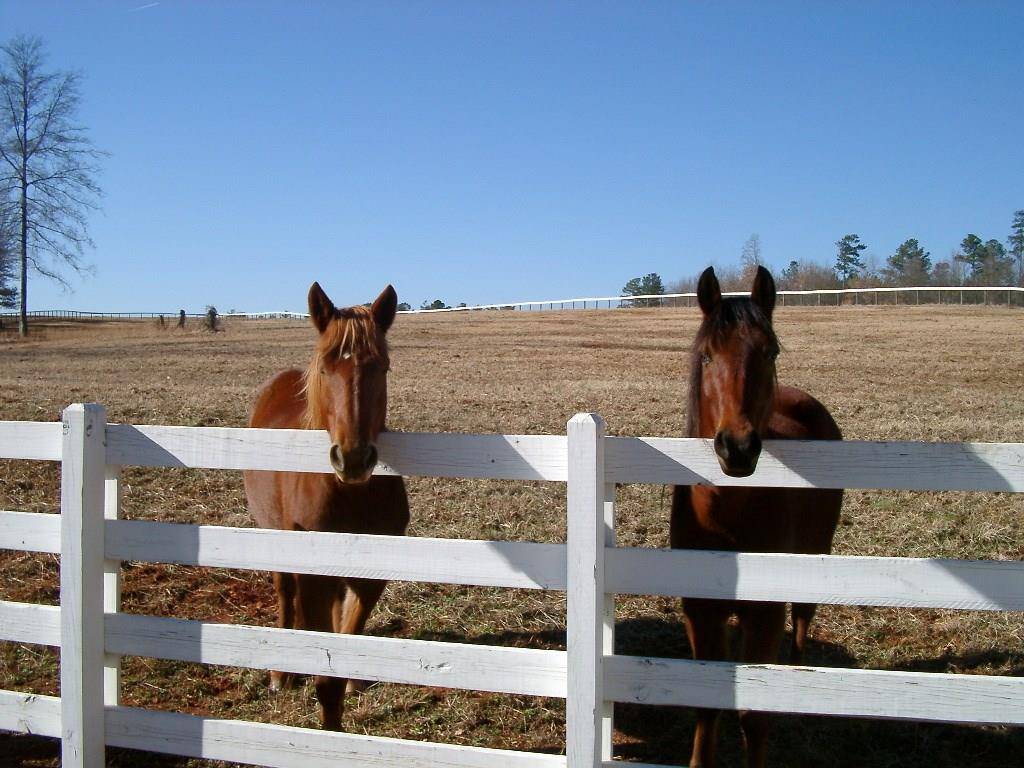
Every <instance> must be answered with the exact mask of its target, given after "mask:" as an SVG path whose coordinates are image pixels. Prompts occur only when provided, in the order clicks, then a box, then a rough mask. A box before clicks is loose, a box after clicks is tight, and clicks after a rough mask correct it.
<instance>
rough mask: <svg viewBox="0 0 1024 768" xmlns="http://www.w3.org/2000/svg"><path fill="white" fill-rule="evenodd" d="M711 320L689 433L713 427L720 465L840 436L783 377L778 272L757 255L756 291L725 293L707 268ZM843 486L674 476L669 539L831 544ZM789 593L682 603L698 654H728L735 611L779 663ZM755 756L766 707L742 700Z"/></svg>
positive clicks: (713, 713) (703, 339) (703, 336)
mask: <svg viewBox="0 0 1024 768" xmlns="http://www.w3.org/2000/svg"><path fill="white" fill-rule="evenodd" d="M697 299H698V303H699V304H700V308H701V311H702V312H703V315H704V317H703V322H702V323H701V325H700V329H699V330H698V331H697V338H696V340H695V341H694V344H693V350H692V362H691V370H690V395H689V413H688V419H689V425H688V433H689V436H690V437H704V438H713V439H714V448H715V453H716V454H717V455H718V461H719V464H720V465H721V467H722V471H723V472H724V473H725V474H726V475H729V476H731V477H747V476H749V475H751V474H752V473H753V472H754V468H755V467H756V465H757V459H758V456H759V455H760V453H761V440H762V439H771V440H779V439H799V440H841V439H842V434H841V433H840V432H839V427H837V426H836V423H835V421H834V420H833V419H832V416H831V415H830V414H829V412H828V410H826V408H825V406H823V405H822V404H821V403H819V402H818V401H817V400H815V399H814V398H813V397H811V396H810V395H809V394H807V393H806V392H802V391H801V390H799V389H794V388H793V387H784V386H779V385H778V384H777V382H776V376H775V358H776V357H777V356H778V354H779V342H778V339H777V338H776V336H775V331H774V329H773V328H772V311H773V310H774V309H775V282H774V281H773V280H772V276H771V274H769V272H768V270H766V269H765V268H764V267H758V270H757V276H756V277H755V278H754V285H753V290H752V291H751V295H750V297H749V298H748V297H745V296H744V297H730V298H722V292H721V289H720V288H719V285H718V279H717V278H716V277H715V273H714V270H713V269H712V268H710V267H709V268H708V269H706V270H705V271H704V273H703V274H702V275H701V277H700V282H699V284H698V287H697ZM842 501H843V492H842V490H832V489H822V490H819V489H806V488H752V487H751V488H748V487H742V488H741V487H708V486H676V488H675V490H674V492H673V496H672V524H671V544H672V546H673V547H675V548H685V549H714V550H731V551H739V552H794V553H803V554H827V553H828V552H830V551H831V550H832V536H833V534H834V533H835V529H836V525H837V524H838V522H839V509H840V506H841V505H842ZM785 609H786V606H785V604H784V603H762V602H743V601H732V600H706V599H686V600H684V601H683V613H684V615H685V618H686V631H687V634H688V635H689V638H690V645H691V646H692V648H693V656H694V658H695V659H708V660H724V659H725V658H726V655H727V648H726V645H727V640H726V637H727V635H726V624H727V621H728V619H729V617H730V616H731V615H732V614H736V615H737V617H738V619H739V624H740V629H741V631H742V647H741V649H740V660H741V661H743V662H748V663H755V664H758V663H760V664H765V663H776V662H777V661H778V656H779V648H780V644H781V641H782V637H783V633H784V628H785V622H786V616H785ZM814 610H815V606H814V605H812V604H794V605H793V628H794V631H793V649H792V653H791V656H790V663H791V664H799V663H800V662H801V659H802V657H803V652H804V648H805V645H806V643H807V630H808V626H809V625H810V622H811V619H812V618H813V616H814ZM718 716H719V712H718V711H717V710H698V712H697V729H696V733H695V735H694V741H693V755H692V758H691V762H690V766H691V768H696V767H697V766H704V767H705V768H707V767H708V766H712V765H714V762H715V742H716V731H717V725H718ZM740 725H741V728H742V730H743V736H744V740H745V742H746V753H747V765H748V766H752V767H753V766H763V765H764V764H765V756H766V742H767V734H768V715H767V714H766V713H763V712H741V713H740Z"/></svg>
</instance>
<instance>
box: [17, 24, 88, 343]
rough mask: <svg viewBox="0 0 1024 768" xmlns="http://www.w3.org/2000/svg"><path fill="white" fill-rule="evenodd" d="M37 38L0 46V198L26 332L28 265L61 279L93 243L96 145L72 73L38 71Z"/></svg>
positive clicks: (79, 268)
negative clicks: (11, 236)
mask: <svg viewBox="0 0 1024 768" xmlns="http://www.w3.org/2000/svg"><path fill="white" fill-rule="evenodd" d="M44 64H45V56H44V53H43V42H42V40H40V39H39V38H36V37H24V36H18V37H15V38H14V39H12V40H11V41H10V42H8V43H7V44H6V45H3V46H0V191H3V192H5V193H6V194H4V196H3V199H2V201H0V205H2V206H3V212H2V213H4V214H6V215H8V216H11V217H13V218H14V220H15V229H16V240H17V242H16V248H17V254H18V257H19V259H18V260H19V266H20V277H21V282H20V286H19V291H18V298H19V304H20V310H21V317H20V322H19V326H18V329H19V332H20V333H21V335H22V336H25V335H26V334H27V333H28V311H27V308H28V301H27V292H28V274H29V270H32V271H34V272H35V273H37V274H39V275H42V276H44V277H47V278H49V279H51V280H55V281H57V282H58V283H60V284H61V285H64V286H68V282H67V280H66V279H65V278H64V276H63V275H62V274H61V268H62V267H64V266H68V267H71V269H73V270H74V271H75V272H78V273H81V272H83V271H86V270H87V269H88V266H87V265H86V263H85V262H84V260H83V259H84V254H85V249H86V248H91V247H93V242H92V239H91V238H90V237H89V230H88V222H87V220H86V214H87V213H88V212H89V211H92V210H95V209H96V208H98V200H99V198H100V196H101V195H102V191H101V190H100V188H99V186H98V185H97V184H96V182H95V180H94V179H95V176H96V174H97V173H98V172H99V165H98V163H99V160H100V158H101V157H103V156H104V154H105V153H103V152H100V151H99V150H97V149H96V148H95V147H94V146H93V144H92V142H91V141H90V140H89V138H88V137H87V136H86V129H85V128H84V126H82V125H79V124H78V122H77V119H76V118H77V112H78V105H79V100H80V94H79V82H80V76H79V75H78V74H77V73H74V72H46V71H44Z"/></svg>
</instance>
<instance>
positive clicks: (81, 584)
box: [0, 405, 1024, 768]
mask: <svg viewBox="0 0 1024 768" xmlns="http://www.w3.org/2000/svg"><path fill="white" fill-rule="evenodd" d="M380 443H381V444H380V454H381V457H382V459H383V461H385V462H386V464H385V465H382V466H380V467H379V468H378V472H380V473H399V474H403V475H421V476H432V477H461V478H497V479H509V480H542V481H551V482H563V483H566V487H567V494H568V521H567V530H568V536H567V543H566V544H564V545H561V544H541V543H529V542H492V541H465V540H448V539H424V538H405V537H387V536H370V535H354V534H339V533H305V532H292V531H267V530H257V529H241V528H226V527H218V526H203V525H181V524H169V523H159V522H149V521H126V520H119V519H117V514H118V504H119V475H120V467H123V466H129V465H132V466H148V467H204V468H213V469H232V470H239V469H264V470H267V469H276V470H287V471H300V472H329V471H331V470H330V466H329V464H328V460H327V453H328V450H327V449H328V438H327V436H326V434H325V433H320V432H311V431H301V430H253V429H231V428H207V427H195V428H193V427H166V426H130V425H114V424H106V417H105V411H104V409H103V408H102V407H100V406H95V405H85V406H83V405H73V406H70V407H69V408H68V409H67V410H66V411H65V413H64V421H63V425H61V424H57V423H35V422H0V457H4V458H14V459H37V460H49V461H60V462H61V512H62V513H61V515H59V516H57V515H47V514H29V513H22V512H0V549H20V550H28V551H35V552H49V553H55V554H60V556H61V565H60V567H61V590H60V592H61V604H60V606H59V607H58V606H43V605H34V604H23V603H12V602H0V640H7V641H14V642H19V643H41V644H44V645H51V646H59V647H60V649H61V665H60V677H61V679H60V684H61V694H62V695H61V697H60V698H57V697H52V696H43V695H32V694H25V693H19V692H14V691H0V729H3V730H10V731H19V732H26V733H34V734H40V735H44V736H53V737H58V738H61V740H62V764H63V765H64V766H65V768H73V767H75V766H90V767H92V766H101V765H103V761H104V749H105V745H113V746H119V747H129V748H134V749H141V750H148V751H153V752H162V753H171V754H177V755H184V756H192V757H204V758H211V759H219V760H231V761H237V762H243V763H251V764H255V765H266V766H281V767H282V768H293V767H296V768H298V767H301V768H311V767H312V766H328V765H331V766H334V765H337V764H338V761H339V760H348V761H349V763H348V764H350V765H357V766H367V767H369V766H379V765H380V764H381V763H382V762H385V763H392V762H397V761H402V762H404V763H407V764H410V765H413V766H427V765H431V766H437V765H442V766H448V765H450V766H456V765H457V766H471V767H478V768H493V766H494V765H502V766H513V767H515V768H519V767H520V766H521V767H522V768H534V767H544V768H548V767H550V768H556V767H557V768H562V767H563V766H570V767H571V768H576V767H578V766H587V767H588V768H590V767H592V766H604V768H607V767H608V766H609V764H610V762H611V734H612V704H613V702H634V703H641V704H660V705H665V704H668V705H682V706H700V707H714V708H724V709H755V710H764V711H773V712H794V713H818V714H826V715H846V716H854V717H868V718H891V719H904V720H930V721H948V722H963V723H988V724H996V723H998V724H1011V725H1024V678H1014V677H1001V676H985V675H952V674H938V673H912V672H887V671H872V670H856V669H831V668H815V667H788V666H783V665H744V664H733V663H727V662H695V661H688V660H681V659H657V658H644V657H632V656H620V655H616V654H615V653H614V644H613V633H614V595H616V594H653V595H673V596H692V597H708V598H728V599H734V598H735V599H741V600H775V601H796V602H817V603H833V604H837V603H838V604H854V605H883V606H907V607H929V608H936V607H946V608H961V609H974V610H993V611H1020V610H1024V563H1019V562H995V561H956V560H936V559H901V558H885V557H840V556H818V555H813V556H812V555H784V554H745V553H735V552H706V551H702V552H698V551H683V550H662V549H638V548H620V547H616V546H615V541H614V529H615V527H614V517H615V510H614V496H615V484H616V483H629V482H638V483H656V484H698V483H711V484H717V485H727V484H731V485H747V486H750V485H758V486H777V487H799V488H804V487H828V488H831V487H845V488H890V489H893V488H899V489H918V490H947V489H963V490H986V491H1011V492H1021V491H1024V444H1019V443H1010V444H985V443H966V444H940V443H872V442H856V441H845V442H834V443H813V442H800V441H783V442H767V443H766V444H765V447H764V453H763V455H762V457H761V460H760V462H759V464H758V469H757V472H756V474H755V475H754V476H753V477H751V478H746V479H735V478H728V477H726V476H725V475H723V474H722V473H721V471H720V470H719V468H718V462H717V460H716V458H715V456H714V453H713V450H712V448H711V446H710V445H709V441H705V440H694V439H653V438H652V439H649V438H627V437H605V436H604V427H603V422H602V421H601V419H600V417H597V416H594V415H591V414H581V415H578V416H576V417H574V418H573V419H572V420H571V421H570V422H569V424H568V429H567V434H566V435H565V436H553V435H531V436H506V435H454V434H400V433H386V434H384V435H382V436H381V441H380ZM122 560H137V561H149V562H163V563H179V564H187V565H200V566H211V567H222V568H243V569H256V570H279V571H289V572H302V573H323V574H332V575H351V576H359V577H364V578H381V579H395V580H411V581H427V582H442V583H454V584H469V585H484V586H492V587H495V586H496V587H518V588H529V589H547V590H564V591H565V592H566V597H567V601H566V602H567V616H566V627H567V645H566V647H567V650H566V651H564V652H563V651H552V650H533V649H523V648H504V647H497V646H481V645H465V644H459V643H441V642H427V641H416V640H405V639H394V638H380V637H363V636H351V635H336V634H321V633H314V632H307V631H300V630H284V629H271V628H263V627H248V626H235V625H223V624H215V623H210V622H201V621H186V620H182V619H173V618H163V617H155V616H141V615H130V614H125V613H120V612H118V605H117V603H118V594H119V586H118V573H119V562H120V561H122ZM121 655H138V656H148V657H155V658H166V659H175V660H180V661H190V662H202V663H209V664H220V665H227V666H238V667H250V668H257V669H279V670H283V671H291V672H296V673H300V674H318V675H339V676H345V677H347V676H354V677H357V678H361V679H376V680H382V681H388V682H397V683H407V684H416V685H435V686H444V687H449V688H465V689H474V690H484V691H498V692H507V693H518V694H528V695H537V696H552V697H560V698H566V699H567V704H566V748H565V755H564V756H563V755H547V754H536V753H525V752H514V751H508V750H494V749H482V748H477V747H464V746H455V745H447V744H435V743H430V742H417V741H406V740H401V739H390V738H379V737H372V736H363V735H357V734H347V733H327V732H321V731H316V730H309V729H302V728H293V727H285V726H276V725H267V724H260V723H251V722H240V721H233V720H222V719H216V718H210V717H198V716H194V715H187V714H178V713H169V712H159V711H150V710H144V709H137V708H131V707H125V706H121V705H120V703H119V700H118V693H119V687H120V685H119V679H118V678H119V671H118V658H119V656H121Z"/></svg>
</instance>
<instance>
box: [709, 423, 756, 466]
mask: <svg viewBox="0 0 1024 768" xmlns="http://www.w3.org/2000/svg"><path fill="white" fill-rule="evenodd" d="M715 453H716V454H718V463H719V464H720V465H721V467H722V471H723V472H724V473H725V474H727V475H728V476H729V477H750V475H752V474H754V469H755V468H756V467H757V459H758V458H759V457H760V456H761V438H760V436H758V434H757V432H754V431H753V430H751V431H750V432H747V433H746V434H745V435H741V436H739V437H737V436H736V435H733V434H732V433H731V432H725V431H722V432H719V433H718V434H716V435H715Z"/></svg>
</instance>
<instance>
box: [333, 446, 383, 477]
mask: <svg viewBox="0 0 1024 768" xmlns="http://www.w3.org/2000/svg"><path fill="white" fill-rule="evenodd" d="M330 458H331V466H332V467H334V472H335V474H337V475H338V479H339V480H341V481H342V482H343V483H352V484H360V483H365V482H367V481H368V480H369V479H370V477H371V476H372V475H373V470H374V467H376V466H377V446H375V445H373V444H372V443H367V444H365V445H359V446H356V447H355V448H353V449H351V450H348V451H346V450H343V449H342V447H341V446H340V445H338V444H337V443H335V444H334V445H332V446H331V453H330Z"/></svg>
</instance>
